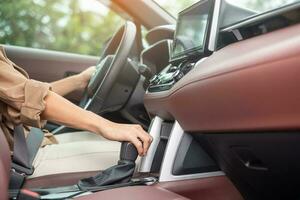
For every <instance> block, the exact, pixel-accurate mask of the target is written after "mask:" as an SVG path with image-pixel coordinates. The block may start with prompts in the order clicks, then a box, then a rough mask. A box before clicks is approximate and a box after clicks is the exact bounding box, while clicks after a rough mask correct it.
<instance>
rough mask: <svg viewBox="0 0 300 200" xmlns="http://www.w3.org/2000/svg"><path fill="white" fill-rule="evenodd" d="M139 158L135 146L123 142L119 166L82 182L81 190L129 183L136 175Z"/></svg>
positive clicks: (80, 182)
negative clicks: (134, 174) (136, 161)
mask: <svg viewBox="0 0 300 200" xmlns="http://www.w3.org/2000/svg"><path fill="white" fill-rule="evenodd" d="M137 156H138V152H137V150H136V148H135V146H134V145H133V144H131V143H129V142H122V145H121V151H120V159H119V161H118V164H117V165H115V166H112V167H110V168H108V169H106V170H104V171H102V172H100V173H99V174H97V175H96V176H94V177H90V178H85V179H82V180H80V181H79V182H78V187H79V188H80V189H81V190H84V191H90V190H93V189H96V188H99V187H101V186H106V185H113V184H118V183H127V182H129V181H130V179H131V177H132V175H133V173H134V169H135V160H136V158H137Z"/></svg>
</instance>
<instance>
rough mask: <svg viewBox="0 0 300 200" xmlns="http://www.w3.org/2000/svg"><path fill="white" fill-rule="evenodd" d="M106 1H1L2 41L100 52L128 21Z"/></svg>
mask: <svg viewBox="0 0 300 200" xmlns="http://www.w3.org/2000/svg"><path fill="white" fill-rule="evenodd" d="M103 2H104V1H103ZM105 2H106V4H105V5H104V4H102V3H101V2H100V1H97V0H17V1H12V0H1V6H0V43H1V44H9V45H17V46H25V47H33V48H41V49H50V50H58V51H64V52H72V53H79V54H89V55H99V53H100V51H101V49H102V48H103V44H104V43H105V41H106V40H107V39H109V37H111V36H112V34H113V33H114V32H115V31H116V30H117V29H118V28H119V27H120V26H121V25H122V24H123V23H124V22H125V20H124V19H123V18H122V17H121V16H120V15H119V13H118V14H117V13H116V12H114V11H113V10H111V9H110V6H111V2H110V1H105ZM122 16H123V15H122Z"/></svg>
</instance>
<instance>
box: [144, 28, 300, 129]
mask: <svg viewBox="0 0 300 200" xmlns="http://www.w3.org/2000/svg"><path fill="white" fill-rule="evenodd" d="M299 33H300V24H298V25H295V26H291V27H287V28H285V29H281V30H278V31H274V32H270V33H267V34H265V35H261V36H258V37H254V38H251V39H248V40H245V41H240V42H237V43H234V44H231V45H229V46H227V47H225V48H223V49H220V50H219V51H217V52H216V53H214V54H213V55H211V56H210V57H208V58H207V59H206V60H204V61H203V62H202V63H199V64H198V65H196V66H195V68H194V69H193V70H191V71H190V72H189V73H188V74H187V75H186V76H185V77H183V78H182V79H181V80H180V81H178V82H177V83H176V84H175V85H174V87H173V88H172V89H171V90H170V91H166V92H159V93H147V94H146V95H145V106H146V108H147V111H148V112H149V113H150V114H152V115H159V116H161V117H163V118H175V119H176V120H178V121H179V123H180V125H181V126H182V127H183V129H184V130H186V131H214V132H216V131H247V130H264V129H268V130H279V129H299V128H300V93H299V91H300V78H299V74H300V67H299V63H300V34H299Z"/></svg>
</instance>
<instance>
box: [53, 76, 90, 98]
mask: <svg viewBox="0 0 300 200" xmlns="http://www.w3.org/2000/svg"><path fill="white" fill-rule="evenodd" d="M84 86H85V83H84V84H83V81H82V80H81V77H80V76H79V75H74V76H70V77H68V78H64V79H62V80H58V81H55V82H52V83H51V87H52V91H53V92H55V93H57V94H59V95H61V96H65V95H67V94H69V93H71V92H73V91H75V90H80V89H84Z"/></svg>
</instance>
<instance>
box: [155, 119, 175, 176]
mask: <svg viewBox="0 0 300 200" xmlns="http://www.w3.org/2000/svg"><path fill="white" fill-rule="evenodd" d="M172 127H173V123H167V122H163V123H162V126H161V131H160V141H159V143H158V146H157V150H156V152H155V155H154V158H153V162H152V166H151V169H150V172H151V173H159V171H160V167H161V163H162V160H163V157H164V154H165V149H166V146H167V143H168V139H169V136H170V133H171V130H172Z"/></svg>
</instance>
